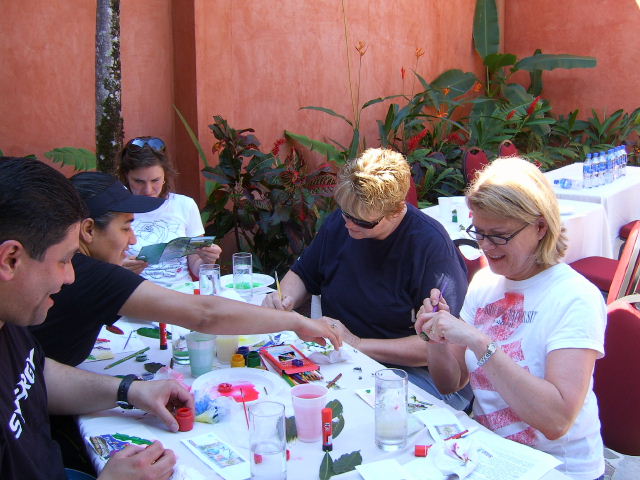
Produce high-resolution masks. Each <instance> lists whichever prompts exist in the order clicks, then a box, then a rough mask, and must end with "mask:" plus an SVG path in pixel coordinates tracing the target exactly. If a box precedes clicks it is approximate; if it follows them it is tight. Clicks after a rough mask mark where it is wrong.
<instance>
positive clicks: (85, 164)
mask: <svg viewBox="0 0 640 480" xmlns="http://www.w3.org/2000/svg"><path fill="white" fill-rule="evenodd" d="M44 156H45V157H47V158H48V159H50V160H53V161H54V162H56V163H61V164H62V165H71V166H72V167H73V168H74V169H75V170H95V169H96V154H95V153H93V152H91V151H89V150H87V149H86V148H75V147H62V148H54V149H53V150H50V151H48V152H46V153H45V154H44Z"/></svg>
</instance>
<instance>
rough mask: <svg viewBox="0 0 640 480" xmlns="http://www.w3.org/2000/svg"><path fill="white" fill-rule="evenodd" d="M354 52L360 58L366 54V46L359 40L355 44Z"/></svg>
mask: <svg viewBox="0 0 640 480" xmlns="http://www.w3.org/2000/svg"><path fill="white" fill-rule="evenodd" d="M355 48H356V51H357V52H358V53H359V54H360V56H361V57H362V56H363V55H364V54H365V53H367V44H366V43H364V42H363V41H362V40H359V41H358V43H357V44H356V47H355Z"/></svg>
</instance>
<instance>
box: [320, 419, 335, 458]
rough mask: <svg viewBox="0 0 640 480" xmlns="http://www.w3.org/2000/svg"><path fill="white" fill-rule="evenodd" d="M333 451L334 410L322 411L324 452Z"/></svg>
mask: <svg viewBox="0 0 640 480" xmlns="http://www.w3.org/2000/svg"><path fill="white" fill-rule="evenodd" d="M331 450H333V410H331V409H330V408H323V409H322V451H323V452H330V451H331Z"/></svg>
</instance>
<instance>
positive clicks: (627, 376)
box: [593, 300, 640, 455]
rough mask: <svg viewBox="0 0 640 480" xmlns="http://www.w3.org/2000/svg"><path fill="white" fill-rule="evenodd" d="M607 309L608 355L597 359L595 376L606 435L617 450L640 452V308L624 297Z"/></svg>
mask: <svg viewBox="0 0 640 480" xmlns="http://www.w3.org/2000/svg"><path fill="white" fill-rule="evenodd" d="M607 310H608V314H607V319H608V320H607V329H606V332H605V337H604V351H605V356H604V357H602V358H601V359H600V360H597V361H596V366H595V372H594V376H593V382H594V383H593V389H594V392H595V394H596V396H597V397H598V408H599V409H600V423H601V424H602V439H603V441H604V444H605V445H606V446H607V447H608V448H611V449H613V450H615V451H616V452H619V453H622V454H624V455H640V408H638V406H639V405H640V381H638V379H640V361H638V345H640V311H638V309H637V308H636V307H635V306H634V305H633V304H630V303H628V302H626V301H624V300H617V301H615V302H613V303H612V304H610V305H609V306H608V308H607Z"/></svg>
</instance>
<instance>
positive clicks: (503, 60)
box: [484, 53, 518, 72]
mask: <svg viewBox="0 0 640 480" xmlns="http://www.w3.org/2000/svg"><path fill="white" fill-rule="evenodd" d="M517 61H518V58H517V57H516V56H515V55H513V54H511V53H492V54H491V55H487V56H486V57H484V64H485V66H486V67H487V68H488V69H489V71H490V72H495V71H496V70H498V69H499V68H502V67H506V66H508V65H513V64H515V63H516V62H517Z"/></svg>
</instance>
